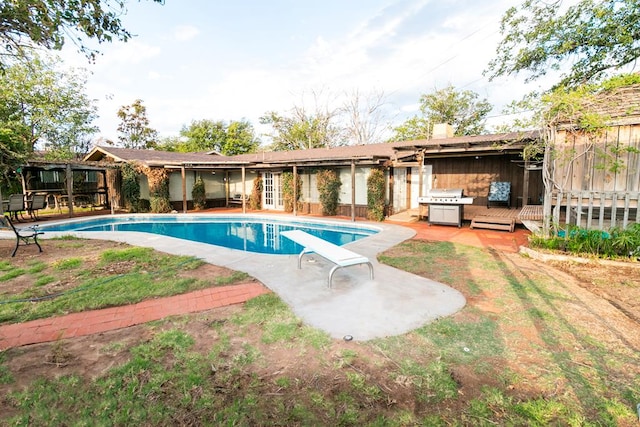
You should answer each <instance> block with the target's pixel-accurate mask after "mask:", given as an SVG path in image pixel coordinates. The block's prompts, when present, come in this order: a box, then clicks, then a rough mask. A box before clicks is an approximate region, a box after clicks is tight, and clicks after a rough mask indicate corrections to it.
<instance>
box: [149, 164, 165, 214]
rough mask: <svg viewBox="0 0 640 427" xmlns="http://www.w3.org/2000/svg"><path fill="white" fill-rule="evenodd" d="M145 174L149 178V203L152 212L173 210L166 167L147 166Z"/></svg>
mask: <svg viewBox="0 0 640 427" xmlns="http://www.w3.org/2000/svg"><path fill="white" fill-rule="evenodd" d="M145 175H147V179H148V180H149V203H150V205H151V212H153V213H165V212H171V202H170V200H169V173H168V172H167V170H166V169H160V168H145Z"/></svg>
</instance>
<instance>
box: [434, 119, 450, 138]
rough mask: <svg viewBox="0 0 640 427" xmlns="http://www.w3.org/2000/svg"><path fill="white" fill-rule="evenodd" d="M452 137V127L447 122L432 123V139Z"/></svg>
mask: <svg viewBox="0 0 640 427" xmlns="http://www.w3.org/2000/svg"><path fill="white" fill-rule="evenodd" d="M452 137H453V127H452V126H451V125H450V124H449V123H436V124H434V125H433V135H432V137H431V138H433V139H444V138H452Z"/></svg>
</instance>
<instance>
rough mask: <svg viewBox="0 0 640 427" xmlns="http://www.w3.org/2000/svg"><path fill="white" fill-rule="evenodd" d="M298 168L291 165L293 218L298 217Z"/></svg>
mask: <svg viewBox="0 0 640 427" xmlns="http://www.w3.org/2000/svg"><path fill="white" fill-rule="evenodd" d="M297 184H298V166H297V165H293V216H297V215H298V185H297Z"/></svg>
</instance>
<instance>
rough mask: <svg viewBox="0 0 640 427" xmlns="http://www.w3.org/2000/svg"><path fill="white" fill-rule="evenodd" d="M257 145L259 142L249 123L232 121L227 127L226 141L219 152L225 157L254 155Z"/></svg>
mask: <svg viewBox="0 0 640 427" xmlns="http://www.w3.org/2000/svg"><path fill="white" fill-rule="evenodd" d="M259 145H260V140H259V139H258V138H256V136H255V131H254V130H253V126H252V125H251V123H249V122H248V121H246V120H241V121H232V122H231V123H229V126H227V139H226V141H225V143H224V145H223V146H222V148H221V150H220V151H221V152H222V154H224V155H227V156H233V155H235V154H245V153H254V152H255V151H256V150H257V149H258V146H259Z"/></svg>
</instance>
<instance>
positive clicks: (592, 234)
mask: <svg viewBox="0 0 640 427" xmlns="http://www.w3.org/2000/svg"><path fill="white" fill-rule="evenodd" d="M530 245H531V246H532V247H538V248H544V249H550V250H562V251H566V252H570V253H572V254H576V255H595V256H598V257H604V258H620V257H622V258H639V257H640V225H639V224H632V225H631V226H630V227H628V228H627V229H625V230H622V229H619V228H612V229H611V230H609V231H602V230H587V229H585V228H582V227H575V226H574V227H570V228H569V229H567V230H558V232H557V233H556V234H555V235H554V236H551V237H550V238H544V237H542V236H539V235H534V236H532V237H531V238H530Z"/></svg>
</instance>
